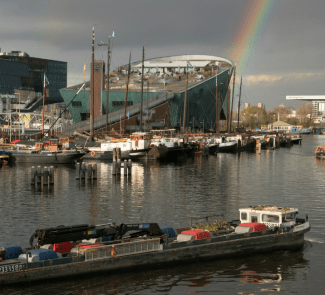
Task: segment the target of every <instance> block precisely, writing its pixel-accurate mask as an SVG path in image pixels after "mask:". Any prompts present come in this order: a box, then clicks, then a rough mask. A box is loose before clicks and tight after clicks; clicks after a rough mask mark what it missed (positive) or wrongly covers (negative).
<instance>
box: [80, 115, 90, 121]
mask: <svg viewBox="0 0 325 295" xmlns="http://www.w3.org/2000/svg"><path fill="white" fill-rule="evenodd" d="M80 116H81V121H85V120H88V119H89V118H90V113H80Z"/></svg>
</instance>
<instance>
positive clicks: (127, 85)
mask: <svg viewBox="0 0 325 295" xmlns="http://www.w3.org/2000/svg"><path fill="white" fill-rule="evenodd" d="M130 72H131V51H130V57H129V67H128V78H127V81H126V94H125V105H124V121H123V132H124V133H125V126H126V125H125V123H126V122H125V121H126V107H127V104H128V92H129V80H130Z"/></svg>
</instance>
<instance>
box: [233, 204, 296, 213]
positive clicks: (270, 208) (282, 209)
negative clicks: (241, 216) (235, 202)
mask: <svg viewBox="0 0 325 295" xmlns="http://www.w3.org/2000/svg"><path fill="white" fill-rule="evenodd" d="M243 210H245V211H261V212H274V213H275V212H278V213H280V212H281V213H285V212H290V211H295V212H296V211H298V209H297V208H289V207H277V206H267V205H258V206H255V207H249V208H242V209H239V211H243Z"/></svg>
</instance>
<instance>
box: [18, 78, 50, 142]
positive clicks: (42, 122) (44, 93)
mask: <svg viewBox="0 0 325 295" xmlns="http://www.w3.org/2000/svg"><path fill="white" fill-rule="evenodd" d="M44 105H45V72H44V82H43V113H42V138H43V137H44ZM19 128H20V127H19Z"/></svg>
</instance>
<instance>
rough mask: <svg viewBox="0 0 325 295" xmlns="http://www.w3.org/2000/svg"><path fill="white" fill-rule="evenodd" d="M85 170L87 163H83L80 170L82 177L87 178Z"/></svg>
mask: <svg viewBox="0 0 325 295" xmlns="http://www.w3.org/2000/svg"><path fill="white" fill-rule="evenodd" d="M85 170H86V163H82V164H81V170H80V178H81V179H85V176H86V175H85V174H86V173H85Z"/></svg>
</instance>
